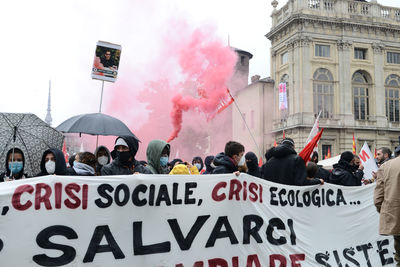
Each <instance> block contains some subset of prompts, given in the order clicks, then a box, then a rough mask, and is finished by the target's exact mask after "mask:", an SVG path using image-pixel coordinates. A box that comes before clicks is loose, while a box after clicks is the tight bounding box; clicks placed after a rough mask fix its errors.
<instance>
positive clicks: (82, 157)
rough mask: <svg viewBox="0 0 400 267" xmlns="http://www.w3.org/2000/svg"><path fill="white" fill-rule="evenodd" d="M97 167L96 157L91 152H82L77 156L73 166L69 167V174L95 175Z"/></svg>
mask: <svg viewBox="0 0 400 267" xmlns="http://www.w3.org/2000/svg"><path fill="white" fill-rule="evenodd" d="M95 168H96V157H95V155H94V154H92V153H90V152H80V153H78V154H76V156H75V162H74V164H73V166H72V167H70V168H67V174H66V175H70V176H94V175H96V172H95Z"/></svg>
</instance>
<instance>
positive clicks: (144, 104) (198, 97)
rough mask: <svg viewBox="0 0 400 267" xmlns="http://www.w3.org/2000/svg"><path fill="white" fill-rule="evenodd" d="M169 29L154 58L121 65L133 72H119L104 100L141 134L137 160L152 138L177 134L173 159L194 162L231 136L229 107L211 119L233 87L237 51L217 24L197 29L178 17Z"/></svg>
mask: <svg viewBox="0 0 400 267" xmlns="http://www.w3.org/2000/svg"><path fill="white" fill-rule="evenodd" d="M166 29H168V30H167V31H165V32H164V34H163V36H164V37H163V38H162V42H160V44H161V45H160V47H159V50H158V51H157V54H155V55H153V56H152V59H153V60H152V61H150V60H149V62H147V63H146V64H144V65H143V64H142V65H140V66H138V65H135V64H130V65H129V71H126V70H125V71H124V70H123V68H120V72H121V74H123V72H125V73H129V75H121V77H119V78H118V79H119V80H118V81H117V83H116V84H115V86H114V87H115V88H112V94H111V95H110V96H108V97H106V98H105V99H106V102H107V104H106V108H105V113H107V114H110V115H114V116H116V117H118V118H120V119H122V120H123V121H124V122H125V123H126V124H127V125H128V127H129V128H130V129H131V130H132V131H133V132H134V133H135V135H136V136H138V137H139V139H140V140H141V144H140V149H139V152H138V154H137V158H138V159H145V151H146V147H147V144H148V142H150V141H151V140H153V139H163V140H167V139H171V140H172V138H171V137H174V138H175V137H177V136H178V134H179V138H178V139H176V140H177V141H176V142H173V144H172V146H171V150H172V151H171V158H174V157H180V158H183V159H185V160H191V157H193V156H195V155H200V156H205V155H208V154H214V153H216V152H219V151H220V150H221V149H222V148H223V145H224V143H225V142H226V141H228V140H227V139H229V138H230V135H231V133H230V132H231V131H226V127H231V109H230V108H228V109H226V110H224V112H222V113H221V114H218V115H217V116H216V117H215V118H214V119H213V120H212V121H207V117H209V116H210V114H213V113H215V111H216V109H217V107H218V105H219V103H220V99H221V98H224V97H225V96H226V89H227V88H228V86H231V81H230V82H229V79H230V77H231V76H232V74H233V71H234V67H235V63H236V54H235V52H234V51H232V50H231V48H229V47H227V46H226V45H225V44H224V43H223V41H221V40H220V39H219V38H218V37H217V35H216V31H215V29H214V28H213V27H210V26H202V27H201V28H193V27H191V26H189V25H188V24H187V23H186V22H184V21H178V20H175V21H172V22H170V23H168V25H167V27H166ZM228 129H229V128H228ZM222 132H224V134H221V133H222ZM210 136H212V140H210ZM215 136H217V137H215ZM168 137H169V138H168Z"/></svg>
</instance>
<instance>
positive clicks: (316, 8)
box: [272, 0, 400, 26]
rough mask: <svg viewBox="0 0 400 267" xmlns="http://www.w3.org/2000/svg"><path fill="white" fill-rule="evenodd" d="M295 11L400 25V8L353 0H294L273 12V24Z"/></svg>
mask: <svg viewBox="0 0 400 267" xmlns="http://www.w3.org/2000/svg"><path fill="white" fill-rule="evenodd" d="M294 13H307V14H315V15H320V16H328V17H334V18H349V19H360V20H368V21H372V20H371V18H373V21H374V22H380V21H381V22H382V23H389V24H396V25H399V23H400V9H399V8H395V7H388V6H382V5H380V4H377V3H370V2H357V1H353V0H292V1H288V2H287V3H286V5H284V6H283V7H282V8H281V9H279V10H275V11H274V13H273V14H272V18H273V26H275V25H278V24H280V23H282V22H283V21H284V20H286V19H287V18H289V17H290V15H291V14H294Z"/></svg>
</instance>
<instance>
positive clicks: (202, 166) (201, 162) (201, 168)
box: [192, 156, 204, 172]
mask: <svg viewBox="0 0 400 267" xmlns="http://www.w3.org/2000/svg"><path fill="white" fill-rule="evenodd" d="M195 160H200V170H198V171H199V172H201V171H202V170H203V168H204V163H203V159H202V158H201V157H198V156H197V157H194V158H193V159H192V165H193V166H194V161H195Z"/></svg>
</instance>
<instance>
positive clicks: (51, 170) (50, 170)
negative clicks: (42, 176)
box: [44, 160, 56, 174]
mask: <svg viewBox="0 0 400 267" xmlns="http://www.w3.org/2000/svg"><path fill="white" fill-rule="evenodd" d="M44 167H45V168H46V171H47V173H48V174H54V172H55V171H56V163H55V162H54V161H52V160H49V161H48V162H46V164H44Z"/></svg>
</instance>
